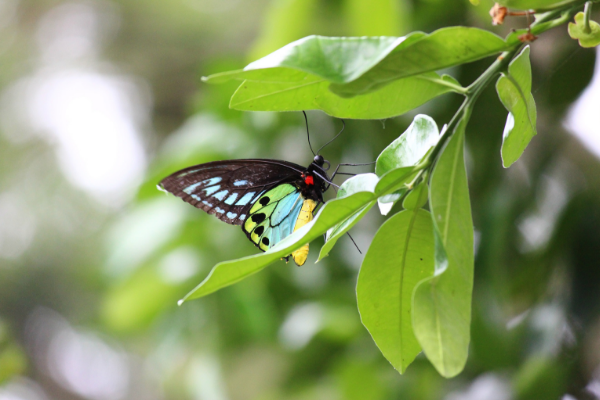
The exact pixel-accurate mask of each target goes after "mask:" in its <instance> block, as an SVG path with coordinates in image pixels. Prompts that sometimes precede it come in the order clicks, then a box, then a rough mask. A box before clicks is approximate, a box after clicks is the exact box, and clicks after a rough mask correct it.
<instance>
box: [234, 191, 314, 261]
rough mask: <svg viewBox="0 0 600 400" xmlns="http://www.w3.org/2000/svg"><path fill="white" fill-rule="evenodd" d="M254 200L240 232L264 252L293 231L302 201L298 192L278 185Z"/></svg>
mask: <svg viewBox="0 0 600 400" xmlns="http://www.w3.org/2000/svg"><path fill="white" fill-rule="evenodd" d="M258 199H260V200H259V201H258V202H255V203H254V205H253V206H252V208H251V209H250V217H249V218H248V219H247V220H246V221H245V222H244V224H243V225H242V228H243V229H244V231H245V232H246V234H247V235H248V237H249V238H250V240H251V241H252V242H254V244H256V245H257V246H258V247H259V248H260V249H261V250H263V251H266V250H268V249H269V248H271V247H272V246H274V245H275V244H277V243H278V242H280V241H281V240H283V239H284V238H285V237H287V236H289V235H290V234H291V233H292V232H293V231H294V226H295V224H296V220H297V219H298V216H299V215H300V211H301V209H302V204H303V200H302V196H301V194H300V191H299V190H298V188H296V187H295V186H294V185H291V184H284V185H279V186H277V187H275V188H273V189H271V190H269V191H268V192H266V193H265V194H264V195H262V196H258V198H257V200H258ZM240 220H243V218H242V217H241V216H240ZM265 239H266V240H265Z"/></svg>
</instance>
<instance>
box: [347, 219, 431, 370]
mask: <svg viewBox="0 0 600 400" xmlns="http://www.w3.org/2000/svg"><path fill="white" fill-rule="evenodd" d="M433 256H434V236H433V224H432V220H431V216H430V214H429V212H427V211H425V210H421V209H415V210H405V211H402V212H400V213H398V214H396V215H394V216H393V217H391V218H390V219H388V220H387V221H386V222H385V223H384V224H383V225H382V226H381V228H379V231H377V234H376V235H375V237H374V238H373V242H372V243H371V246H370V247H369V251H368V252H367V254H366V256H365V259H364V261H363V264H362V266H361V267H360V273H359V275H358V283H357V285H356V297H357V301H358V309H359V311H360V317H361V320H362V322H363V324H364V325H365V327H366V328H367V329H368V330H369V333H370V334H371V336H372V337H373V340H374V341H375V343H376V344H377V346H378V347H379V349H380V350H381V352H382V353H383V355H384V356H385V357H386V358H387V359H388V361H389V362H390V363H391V364H392V365H393V366H394V368H396V369H397V370H398V372H400V373H404V371H405V370H406V367H408V365H409V364H410V363H411V362H412V361H413V360H414V358H415V357H416V355H417V354H419V352H420V351H421V346H419V343H418V342H417V339H416V338H415V335H414V333H413V327H412V322H411V314H413V311H412V310H411V307H412V295H413V290H414V288H415V287H416V285H417V284H418V282H420V281H421V280H423V279H425V278H427V277H429V276H431V275H432V274H433V267H434V261H433Z"/></svg>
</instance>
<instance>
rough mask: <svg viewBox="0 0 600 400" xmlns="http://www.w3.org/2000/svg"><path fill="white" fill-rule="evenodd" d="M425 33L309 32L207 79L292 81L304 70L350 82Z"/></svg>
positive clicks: (342, 81) (331, 80)
mask: <svg viewBox="0 0 600 400" xmlns="http://www.w3.org/2000/svg"><path fill="white" fill-rule="evenodd" d="M422 35H423V34H421V33H413V34H411V35H410V36H406V37H400V38H397V37H386V36H382V37H325V36H315V35H313V36H307V37H305V38H302V39H300V40H296V41H295V42H292V43H290V44H288V45H286V46H284V47H282V48H280V49H279V50H276V51H274V52H273V53H271V54H269V55H268V56H265V57H263V58H261V59H260V60H257V61H254V62H253V63H250V64H248V65H247V66H246V67H245V68H244V69H243V70H237V71H230V72H224V73H220V74H215V75H211V76H209V77H207V78H205V81H207V82H214V83H220V82H223V81H225V80H229V79H248V80H253V81H261V82H291V81H298V80H303V76H304V74H302V73H308V74H311V75H315V76H317V77H320V78H323V79H325V80H328V81H330V82H336V83H345V82H350V81H353V80H354V79H356V78H358V77H359V76H361V75H363V74H364V73H365V72H367V71H368V70H370V69H371V68H373V66H375V65H376V64H377V63H378V62H380V61H381V60H382V59H384V58H385V57H386V56H387V55H388V54H390V52H392V51H393V50H394V49H395V48H396V47H398V46H399V45H401V44H405V45H406V44H409V43H412V42H413V41H414V40H416V39H418V38H420V37H421V36H422Z"/></svg>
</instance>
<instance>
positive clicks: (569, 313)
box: [0, 0, 600, 400]
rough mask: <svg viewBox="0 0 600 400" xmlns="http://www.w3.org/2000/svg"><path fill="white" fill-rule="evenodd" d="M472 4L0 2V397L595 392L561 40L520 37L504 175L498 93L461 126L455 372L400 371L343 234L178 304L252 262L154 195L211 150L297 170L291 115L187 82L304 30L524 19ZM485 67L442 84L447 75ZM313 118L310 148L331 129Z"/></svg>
mask: <svg viewBox="0 0 600 400" xmlns="http://www.w3.org/2000/svg"><path fill="white" fill-rule="evenodd" d="M491 5H492V3H491V2H489V1H481V4H480V5H478V6H474V5H472V4H470V3H469V2H468V1H467V0H371V1H364V0H243V1H242V0H171V1H161V0H145V1H140V0H114V1H109V0H69V1H66V0H65V1H59V0H0V400H9V399H10V400H15V399H23V400H38V399H39V400H45V399H92V400H112V399H114V400H117V399H199V400H227V399H231V400H246V399H247V400H276V399H277V400H280V399H291V400H292V399H293V400H303V399H306V400H308V399H310V400H320V399H323V400H325V399H334V400H338V399H339V400H345V399H348V400H384V399H412V400H419V399H423V400H427V399H447V400H461V399H464V400H479V399H486V400H509V399H536V400H538V399H539V400H543V399H564V400H572V399H598V398H600V263H599V261H598V257H599V255H600V173H599V171H600V169H599V167H600V163H599V159H598V157H600V66H596V67H595V58H596V55H597V52H595V51H594V50H584V49H579V48H578V46H577V42H576V41H573V40H571V39H570V38H569V37H568V35H567V33H566V27H564V28H558V29H555V30H553V31H550V32H548V33H546V34H544V36H543V37H541V38H539V39H538V40H537V41H536V42H535V43H534V44H533V46H532V63H533V69H534V71H533V76H534V87H533V91H534V97H535V99H536V102H537V105H538V115H539V116H538V119H539V120H538V132H539V134H538V136H537V137H536V138H535V139H534V140H533V142H532V143H531V145H530V146H529V148H528V149H527V150H526V152H525V155H524V157H523V158H522V159H521V160H520V161H519V162H517V163H516V164H515V165H514V166H513V167H511V168H510V169H508V170H505V169H503V168H502V167H501V160H500V144H501V136H502V130H503V127H504V121H505V118H506V111H504V109H503V107H502V105H501V104H500V102H499V101H498V98H497V95H496V93H495V91H494V90H493V88H489V89H488V90H487V91H486V92H485V94H484V95H483V96H482V97H481V98H480V101H479V103H478V105H477V107H476V109H475V112H474V114H473V117H472V121H471V123H470V125H469V127H468V130H467V150H468V151H467V164H468V172H469V180H470V190H471V197H472V204H473V219H474V223H475V229H476V248H475V252H476V266H475V267H476V270H475V277H476V281H475V290H474V298H473V303H474V307H473V325H472V345H471V349H470V354H469V361H468V364H467V366H466V368H465V370H464V372H463V373H462V374H460V375H459V376H458V377H456V378H454V379H451V380H445V379H442V378H441V377H440V376H439V375H438V374H437V373H436V372H435V370H434V369H433V368H432V367H431V365H430V364H429V363H428V361H427V360H426V359H425V358H424V357H423V356H422V355H421V356H419V357H417V360H416V361H415V362H414V364H413V365H411V366H410V367H409V369H408V371H407V373H406V374H405V375H404V376H401V375H399V374H398V373H397V372H395V371H394V370H393V368H392V367H391V366H390V365H389V363H388V362H387V361H386V360H385V359H384V358H383V356H382V355H381V354H380V353H379V351H378V350H377V348H376V346H375V344H374V343H373V341H372V340H371V338H370V336H369V334H368V332H367V331H366V330H365V329H364V328H363V327H362V325H361V323H360V318H359V315H358V312H357V308H356V299H355V291H354V288H355V283H356V276H357V272H358V268H359V266H360V263H361V260H362V255H360V254H359V253H358V252H357V251H356V249H355V248H354V246H353V245H352V243H351V242H350V241H349V240H347V239H343V240H340V242H339V244H338V246H336V248H335V249H334V250H333V252H332V254H331V256H330V257H328V258H327V259H325V260H324V261H322V262H320V263H319V264H313V263H312V262H311V260H312V261H314V260H315V259H316V255H317V252H316V249H317V248H318V247H319V246H320V245H321V244H322V241H316V242H315V243H313V244H312V245H311V246H312V253H311V255H310V257H309V261H308V262H307V264H306V265H305V266H304V267H302V268H298V267H296V266H294V265H293V264H292V263H290V264H287V265H286V264H285V263H284V262H278V263H276V264H274V265H273V266H271V267H270V268H268V269H267V270H265V271H263V272H262V273H260V274H258V275H255V276H252V277H251V278H249V279H246V280H244V281H243V282H241V283H238V284H236V285H234V286H232V287H229V288H226V289H224V290H221V291H220V292H218V293H215V294H213V295H210V296H209V297H207V298H203V299H200V300H196V301H193V302H190V303H186V304H184V305H183V306H182V307H177V305H176V302H177V300H178V299H179V298H181V297H182V296H183V295H184V294H185V293H187V291H188V290H190V289H191V288H193V287H194V286H195V285H196V284H197V283H198V282H200V281H201V280H202V279H203V278H204V276H206V274H207V273H208V271H209V270H210V268H211V267H212V266H213V265H214V264H215V263H217V262H219V261H223V260H227V259H233V258H237V257H241V256H245V255H249V254H254V253H255V252H256V251H257V250H256V249H255V247H254V246H253V245H252V244H251V243H250V242H249V241H248V240H247V239H246V237H245V235H244V234H243V233H242V232H241V231H240V229H239V228H238V227H234V226H229V225H226V224H224V223H222V222H220V221H218V220H217V219H215V218H213V217H211V216H208V215H206V214H204V213H203V212H201V211H199V210H196V209H194V208H193V207H190V206H189V205H187V204H185V203H183V202H182V201H180V200H179V199H177V198H175V197H173V196H167V195H165V194H163V193H160V192H158V191H157V190H156V189H155V185H156V183H157V182H158V181H159V180H160V179H161V178H162V177H164V176H166V175H167V174H170V173H172V172H174V171H175V170H177V169H179V168H183V167H185V166H189V165H192V164H198V163H202V162H207V161H212V160H220V159H228V158H252V157H264V158H280V159H286V160H289V161H293V162H296V163H299V164H303V165H308V163H309V162H310V161H311V159H312V157H311V153H310V150H309V148H308V145H307V143H306V138H305V132H304V129H305V128H304V125H303V124H304V121H303V118H302V115H301V114H300V113H285V114H277V113H241V112H237V111H232V110H229V109H228V107H227V104H228V100H229V97H230V95H231V94H232V93H233V91H234V90H235V87H236V84H235V83H231V84H227V85H221V86H209V85H205V84H202V83H201V81H200V77H201V76H202V75H208V74H211V73H216V72H220V71H225V70H230V69H234V68H241V67H243V66H244V65H245V64H246V63H248V62H249V61H252V60H255V59H256V58H258V57H261V56H263V55H265V54H268V53H269V52H271V51H273V50H275V49H277V48H279V47H280V46H282V45H285V44H286V43H288V42H290V41H293V40H295V39H298V38H300V37H303V36H306V35H309V34H322V35H336V36H343V35H348V36H349V35H392V36H398V35H402V34H405V33H408V32H410V31H412V30H422V31H425V32H429V31H432V30H434V29H437V28H440V27H444V26H449V25H467V26H477V27H482V28H484V29H492V30H494V31H495V32H497V33H498V34H501V35H505V34H506V33H508V32H509V30H510V29H511V28H513V27H523V26H525V25H526V21H525V19H523V18H515V19H512V20H509V21H507V24H506V25H505V26H502V27H492V26H491V24H490V18H489V16H488V14H487V13H488V10H489V9H490V8H491ZM597 11H598V10H597ZM595 16H596V18H595V19H596V20H599V19H600V18H598V17H599V16H600V15H599V14H598V13H597V12H596V14H595ZM491 61H492V60H483V61H481V62H476V63H472V64H469V65H466V66H464V67H461V68H455V69H451V70H449V71H444V72H446V73H450V74H452V75H453V76H455V77H456V78H457V79H459V80H460V82H461V83H462V84H463V85H466V84H468V83H470V82H471V81H473V80H474V79H475V78H476V77H477V76H478V75H479V74H481V73H482V72H483V71H484V69H485V68H486V66H487V65H489V63H490V62H491ZM594 69H595V72H594ZM460 100H461V98H460V97H459V96H458V95H445V96H443V97H441V98H439V99H436V100H434V101H432V102H430V103H428V104H426V105H424V106H422V107H421V108H419V109H418V110H414V112H412V113H411V114H410V115H404V116H401V117H398V118H394V119H389V120H386V121H347V130H346V131H345V132H344V134H343V135H342V136H341V138H340V139H338V140H337V141H335V142H334V143H332V144H331V145H329V146H328V147H327V148H326V149H325V150H324V151H323V154H324V156H325V157H326V158H327V159H329V160H330V161H331V163H332V164H333V165H335V164H337V163H339V162H369V161H372V160H373V159H374V158H375V157H376V155H377V154H379V152H380V151H381V150H382V149H383V148H384V147H385V146H386V145H387V144H388V143H389V142H390V141H392V140H393V139H394V138H396V137H397V136H398V135H399V134H400V133H401V132H403V130H404V129H405V128H406V127H407V126H408V125H409V124H410V122H411V120H412V117H413V116H414V115H415V114H417V113H427V114H429V115H431V116H432V117H434V118H435V119H436V121H438V124H439V125H440V126H441V125H442V124H443V123H445V122H447V121H449V119H450V118H451V116H452V114H453V112H454V110H456V108H457V107H458V105H459V104H460ZM308 115H309V123H310V127H311V132H312V138H313V143H314V145H316V146H317V147H318V146H320V145H321V144H323V143H325V142H326V141H327V140H328V139H329V138H331V137H333V135H334V134H335V133H336V132H337V131H338V130H339V128H340V126H341V123H340V122H339V121H337V120H334V119H332V118H330V117H328V116H326V115H324V114H323V113H320V112H314V111H313V112H309V113H308ZM362 171H368V168H363V169H362ZM338 183H339V182H338ZM330 195H331V194H330ZM383 220H384V219H383V217H381V216H380V215H379V214H378V213H377V210H376V209H373V210H372V211H371V212H370V214H369V215H368V216H367V217H366V218H365V219H363V220H362V221H361V222H360V223H359V225H357V227H355V228H354V230H353V236H354V238H355V240H356V242H357V243H358V245H359V246H360V248H361V249H362V251H363V253H364V251H366V250H367V249H368V246H369V243H370V240H371V238H372V237H373V235H374V233H375V231H376V229H377V227H378V226H379V225H380V224H381V222H382V221H383Z"/></svg>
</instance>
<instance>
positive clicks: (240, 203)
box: [235, 192, 256, 206]
mask: <svg viewBox="0 0 600 400" xmlns="http://www.w3.org/2000/svg"><path fill="white" fill-rule="evenodd" d="M255 193H256V192H249V193H246V194H245V195H244V196H243V197H242V198H241V199H239V200H238V202H237V203H235V205H236V206H245V205H246V204H248V203H250V200H252V197H254V194H255Z"/></svg>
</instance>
